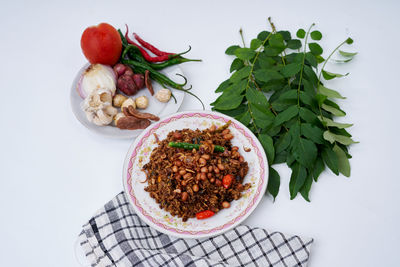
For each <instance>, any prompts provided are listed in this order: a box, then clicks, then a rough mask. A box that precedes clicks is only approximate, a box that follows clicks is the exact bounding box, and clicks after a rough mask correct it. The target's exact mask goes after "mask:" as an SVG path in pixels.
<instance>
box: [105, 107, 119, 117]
mask: <svg viewBox="0 0 400 267" xmlns="http://www.w3.org/2000/svg"><path fill="white" fill-rule="evenodd" d="M104 111H105V113H106V114H108V115H110V116H115V115H116V114H117V113H118V110H117V109H116V108H114V107H113V106H111V105H110V106H106V107H105V109H104Z"/></svg>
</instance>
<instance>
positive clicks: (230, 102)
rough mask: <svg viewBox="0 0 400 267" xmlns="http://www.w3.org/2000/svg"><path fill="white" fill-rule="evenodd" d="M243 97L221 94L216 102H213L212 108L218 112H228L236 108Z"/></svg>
mask: <svg viewBox="0 0 400 267" xmlns="http://www.w3.org/2000/svg"><path fill="white" fill-rule="evenodd" d="M243 98H244V96H243V95H235V94H229V93H225V92H224V93H223V94H222V95H221V96H220V97H218V98H217V100H216V101H215V102H214V103H215V105H214V107H215V108H216V109H219V110H230V109H234V108H237V107H238V106H239V105H240V103H242V100H243Z"/></svg>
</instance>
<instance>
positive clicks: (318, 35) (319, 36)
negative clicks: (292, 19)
mask: <svg viewBox="0 0 400 267" xmlns="http://www.w3.org/2000/svg"><path fill="white" fill-rule="evenodd" d="M310 36H311V39H313V40H316V41H319V40H321V39H322V33H321V32H320V31H312V32H311V34H310Z"/></svg>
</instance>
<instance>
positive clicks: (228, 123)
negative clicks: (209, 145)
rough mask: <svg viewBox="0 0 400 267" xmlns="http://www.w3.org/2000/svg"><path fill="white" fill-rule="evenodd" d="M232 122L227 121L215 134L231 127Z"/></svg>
mask: <svg viewBox="0 0 400 267" xmlns="http://www.w3.org/2000/svg"><path fill="white" fill-rule="evenodd" d="M231 123H232V121H231V120H229V121H228V122H227V123H225V124H224V125H222V126H221V127H218V129H217V130H216V132H222V131H223V130H225V129H226V128H228V127H229V125H231Z"/></svg>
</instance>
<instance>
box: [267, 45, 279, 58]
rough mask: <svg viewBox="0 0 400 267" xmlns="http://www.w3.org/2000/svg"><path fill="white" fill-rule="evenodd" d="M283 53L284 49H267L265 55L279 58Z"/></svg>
mask: <svg viewBox="0 0 400 267" xmlns="http://www.w3.org/2000/svg"><path fill="white" fill-rule="evenodd" d="M282 51H283V48H276V47H270V46H268V47H266V48H265V49H264V51H263V53H264V54H265V55H267V56H270V57H275V56H278V55H279V54H280V53H281V52H282Z"/></svg>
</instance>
